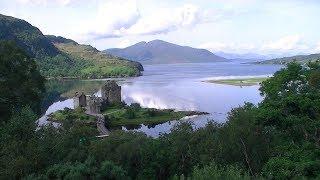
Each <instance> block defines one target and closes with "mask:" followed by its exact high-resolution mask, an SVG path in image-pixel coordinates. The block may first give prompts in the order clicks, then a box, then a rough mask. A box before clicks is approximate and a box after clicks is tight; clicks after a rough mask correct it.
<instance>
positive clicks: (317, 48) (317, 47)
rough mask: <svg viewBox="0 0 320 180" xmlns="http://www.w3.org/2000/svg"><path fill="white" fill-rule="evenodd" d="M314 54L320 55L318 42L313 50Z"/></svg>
mask: <svg viewBox="0 0 320 180" xmlns="http://www.w3.org/2000/svg"><path fill="white" fill-rule="evenodd" d="M314 53H320V41H319V42H318V44H317V45H316V47H315V48H314Z"/></svg>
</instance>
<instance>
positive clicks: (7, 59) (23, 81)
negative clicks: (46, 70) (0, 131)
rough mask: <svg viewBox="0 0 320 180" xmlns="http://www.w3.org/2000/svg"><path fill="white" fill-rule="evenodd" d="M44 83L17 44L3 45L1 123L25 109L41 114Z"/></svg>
mask: <svg viewBox="0 0 320 180" xmlns="http://www.w3.org/2000/svg"><path fill="white" fill-rule="evenodd" d="M44 81H45V80H44V78H43V77H42V76H41V75H40V73H39V71H38V69H37V66H36V63H35V61H34V60H33V59H31V58H29V57H28V55H27V54H26V53H25V52H24V51H23V50H21V49H20V48H18V47H17V46H16V45H15V43H13V42H9V41H0V120H2V121H6V120H8V119H9V118H10V116H11V113H12V110H13V109H16V110H18V111H19V110H20V109H21V108H23V107H24V106H29V107H31V109H32V110H33V111H34V112H37V113H39V111H40V101H41V97H42V95H43V93H44V91H45V87H44Z"/></svg>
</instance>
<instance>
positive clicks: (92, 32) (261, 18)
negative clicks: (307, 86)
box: [0, 0, 320, 55]
mask: <svg viewBox="0 0 320 180" xmlns="http://www.w3.org/2000/svg"><path fill="white" fill-rule="evenodd" d="M0 13H1V14H5V15H10V16H14V17H17V18H21V19H24V20H26V21H28V22H29V23H31V24H32V25H34V26H36V27H38V28H39V29H40V30H41V31H42V32H43V33H44V34H52V35H57V36H63V37H66V38H71V39H74V40H76V41H77V42H79V43H83V44H90V45H92V46H94V47H96V48H97V49H99V50H104V49H107V48H114V47H116V48H123V47H127V46H130V45H133V44H135V43H137V42H140V41H151V40H154V39H161V40H165V41H168V42H172V43H176V44H179V45H186V46H192V47H195V48H205V49H208V50H210V51H211V52H220V51H223V52H226V53H237V54H245V53H257V54H262V55H268V54H291V55H294V54H310V53H320V33H319V29H320V21H319V18H320V1H319V0H0Z"/></svg>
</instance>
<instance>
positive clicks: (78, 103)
mask: <svg viewBox="0 0 320 180" xmlns="http://www.w3.org/2000/svg"><path fill="white" fill-rule="evenodd" d="M73 106H74V108H75V109H76V108H77V107H82V108H84V107H86V106H87V97H86V95H84V93H83V92H82V93H81V94H79V93H78V92H76V94H75V96H74V97H73Z"/></svg>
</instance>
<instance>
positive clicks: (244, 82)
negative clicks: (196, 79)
mask: <svg viewBox="0 0 320 180" xmlns="http://www.w3.org/2000/svg"><path fill="white" fill-rule="evenodd" d="M266 79H268V77H257V78H243V79H219V80H208V81H206V82H210V83H215V84H227V85H234V86H253V85H257V84H259V83H261V82H262V81H265V80H266Z"/></svg>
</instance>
